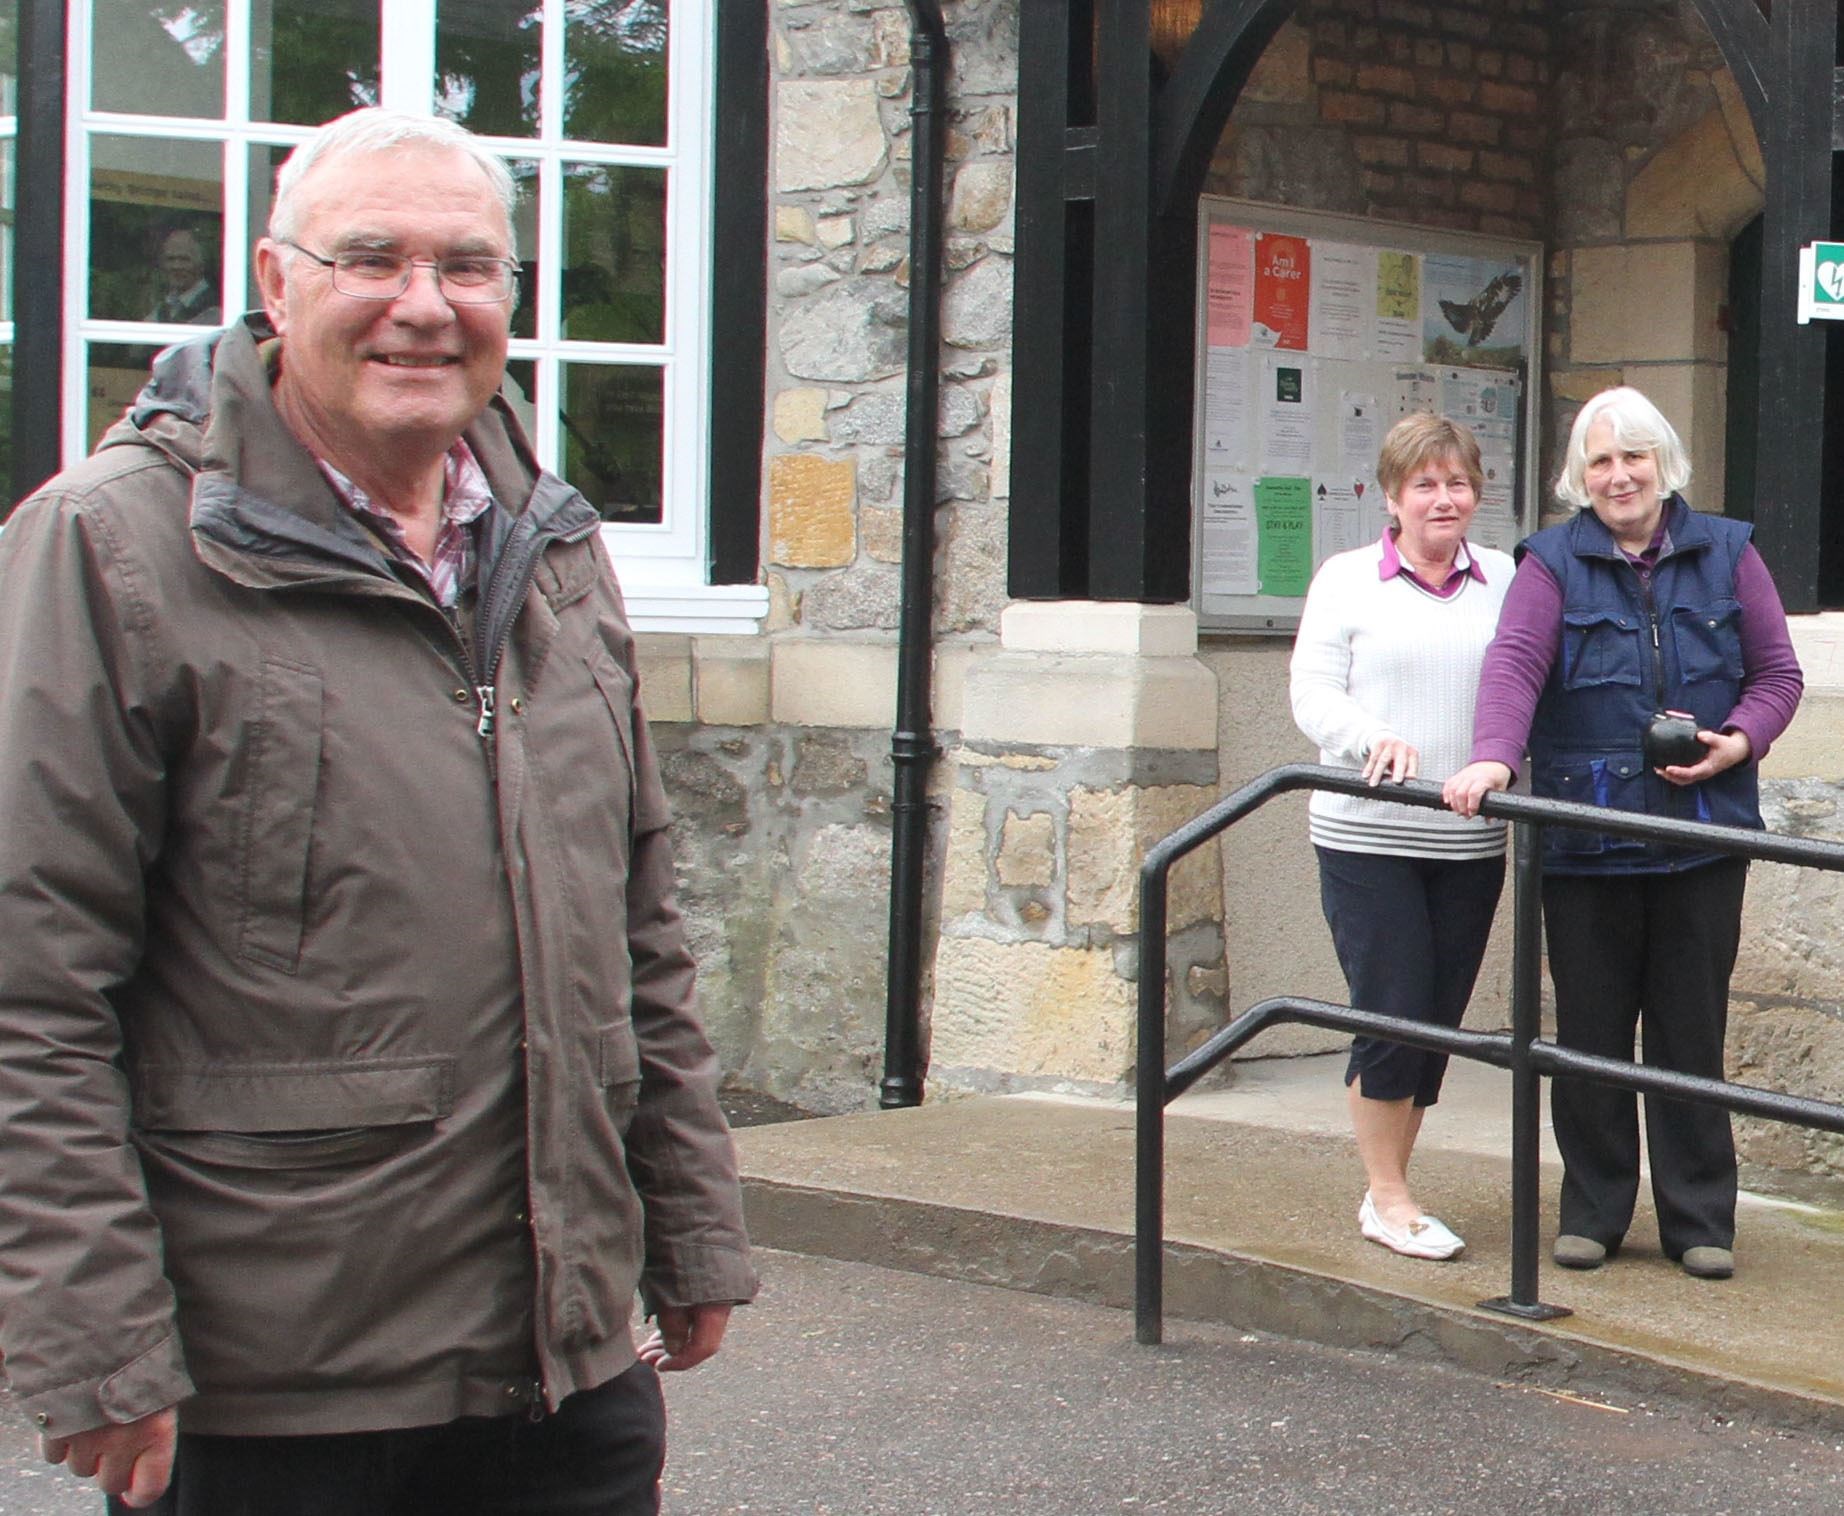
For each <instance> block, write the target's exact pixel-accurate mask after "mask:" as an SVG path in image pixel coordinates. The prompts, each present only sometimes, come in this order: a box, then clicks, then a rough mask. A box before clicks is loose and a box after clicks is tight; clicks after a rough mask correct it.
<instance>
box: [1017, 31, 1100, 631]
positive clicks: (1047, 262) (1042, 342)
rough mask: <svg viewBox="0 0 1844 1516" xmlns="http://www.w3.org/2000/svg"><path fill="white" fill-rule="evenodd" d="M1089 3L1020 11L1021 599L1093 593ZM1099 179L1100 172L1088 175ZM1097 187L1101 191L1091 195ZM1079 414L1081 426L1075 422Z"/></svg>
mask: <svg viewBox="0 0 1844 1516" xmlns="http://www.w3.org/2000/svg"><path fill="white" fill-rule="evenodd" d="M1081 9H1082V7H1080V6H1075V7H1072V6H1071V5H1069V4H1068V3H1067V0H1023V4H1022V6H1021V8H1020V10H1019V15H1018V208H1017V228H1016V236H1017V251H1016V254H1015V263H1014V268H1015V271H1016V276H1015V278H1014V281H1013V286H1014V293H1013V297H1012V299H1013V308H1012V368H1013V382H1014V388H1013V404H1012V458H1013V460H1014V461H1013V464H1012V483H1011V491H1012V496H1011V510H1010V513H1009V515H1008V517H1007V553H1006V563H1007V570H1006V587H1007V591H1008V593H1010V594H1011V595H1012V596H1013V597H1014V598H1015V599H1020V600H1032V599H1038V600H1045V599H1051V600H1054V599H1062V598H1079V597H1081V596H1082V595H1085V594H1086V593H1087V589H1088V585H1087V570H1088V565H1087V529H1086V521H1085V520H1083V519H1082V514H1081V513H1082V512H1083V511H1085V510H1086V497H1087V489H1086V483H1087V476H1088V469H1087V460H1086V458H1083V459H1081V461H1080V462H1079V463H1077V464H1076V465H1075V466H1073V467H1072V465H1071V459H1072V457H1073V456H1074V455H1075V454H1076V453H1077V452H1078V451H1079V450H1080V449H1081V447H1082V446H1083V443H1082V439H1083V438H1085V437H1086V427H1085V426H1084V425H1081V424H1079V419H1080V418H1081V417H1083V416H1085V415H1086V411H1087V404H1088V391H1087V384H1086V382H1085V375H1086V373H1087V367H1086V362H1085V359H1086V348H1087V343H1086V331H1087V326H1088V323H1087V320H1086V318H1084V319H1083V320H1082V321H1081V322H1080V323H1079V324H1072V322H1071V321H1070V319H1069V318H1070V306H1071V304H1072V302H1076V301H1079V302H1080V304H1081V305H1082V306H1083V307H1084V308H1085V307H1086V303H1087V297H1088V290H1087V286H1086V283H1085V282H1084V277H1083V276H1084V270H1085V268H1086V266H1087V258H1086V257H1085V256H1084V246H1083V244H1084V241H1085V239H1086V238H1087V237H1088V236H1090V235H1091V234H1092V220H1091V218H1089V217H1088V216H1087V215H1086V213H1083V214H1077V215H1072V214H1071V206H1070V203H1069V200H1070V183H1069V181H1070V176H1071V173H1072V158H1073V159H1075V160H1076V162H1077V165H1078V166H1077V167H1075V169H1074V172H1075V173H1076V174H1078V175H1080V174H1081V173H1082V170H1081V168H1080V166H1079V164H1080V163H1081V161H1082V160H1083V158H1084V156H1086V158H1087V159H1089V160H1092V158H1093V156H1094V153H1093V143H1092V138H1093V132H1092V129H1085V128H1077V131H1079V132H1081V133H1082V136H1081V138H1080V139H1079V140H1077V141H1076V142H1075V144H1074V146H1073V148H1072V143H1071V139H1072V137H1075V136H1076V132H1072V130H1071V120H1070V118H1071V113H1072V105H1073V104H1074V103H1075V102H1074V100H1073V96H1074V95H1075V94H1076V91H1075V90H1074V88H1073V87H1072V70H1077V69H1079V67H1080V65H1081V63H1082V62H1083V61H1084V60H1080V59H1077V58H1075V57H1073V56H1072V52H1073V49H1072V46H1071V37H1072V35H1080V33H1079V32H1078V30H1077V28H1078V25H1079V24H1080V19H1081V18H1080V16H1079V15H1072V11H1074V12H1079V11H1081ZM1086 178H1087V179H1088V180H1089V182H1090V185H1091V186H1092V182H1093V178H1094V176H1093V173H1092V171H1091V172H1089V173H1088V174H1087V175H1086ZM1090 192H1091V193H1092V188H1091V191H1090ZM1072 421H1077V422H1078V424H1076V425H1072V424H1071V423H1072Z"/></svg>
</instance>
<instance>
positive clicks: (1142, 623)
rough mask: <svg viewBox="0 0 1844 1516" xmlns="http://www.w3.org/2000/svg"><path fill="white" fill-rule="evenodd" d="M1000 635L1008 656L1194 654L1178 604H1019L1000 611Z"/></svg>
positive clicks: (1191, 626)
mask: <svg viewBox="0 0 1844 1516" xmlns="http://www.w3.org/2000/svg"><path fill="white" fill-rule="evenodd" d="M1000 630H1001V634H1002V636H1003V638H1004V643H1005V648H1006V650H1007V651H1008V652H1020V653H1033V652H1035V653H1130V654H1136V655H1138V656H1140V657H1143V658H1184V657H1188V656H1190V655H1191V654H1193V653H1195V652H1196V651H1197V615H1196V613H1195V612H1194V611H1192V610H1191V609H1190V607H1189V606H1183V605H1138V604H1134V603H1132V602H1128V601H1111V600H1102V601H1098V600H1020V601H1016V602H1014V603H1013V604H1011V605H1008V606H1007V607H1006V608H1005V615H1004V616H1003V618H1001V627H1000Z"/></svg>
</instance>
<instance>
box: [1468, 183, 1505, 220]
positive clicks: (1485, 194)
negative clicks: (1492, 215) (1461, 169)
mask: <svg viewBox="0 0 1844 1516" xmlns="http://www.w3.org/2000/svg"><path fill="white" fill-rule="evenodd" d="M1460 204H1462V205H1470V206H1471V207H1472V208H1473V209H1474V210H1480V211H1494V212H1496V213H1497V214H1499V215H1501V216H1504V215H1509V214H1510V213H1511V212H1512V211H1513V210H1515V209H1516V208H1517V191H1516V190H1514V189H1512V188H1511V187H1510V186H1509V185H1505V184H1487V183H1482V182H1480V181H1478V180H1474V181H1473V182H1472V183H1470V184H1462V185H1461V186H1460Z"/></svg>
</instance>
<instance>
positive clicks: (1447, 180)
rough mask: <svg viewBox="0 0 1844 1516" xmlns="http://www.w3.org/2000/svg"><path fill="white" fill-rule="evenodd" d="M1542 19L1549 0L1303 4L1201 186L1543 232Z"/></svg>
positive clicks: (1390, 216) (1461, 224)
mask: <svg viewBox="0 0 1844 1516" xmlns="http://www.w3.org/2000/svg"><path fill="white" fill-rule="evenodd" d="M1547 15H1548V7H1547V5H1546V4H1545V0H1489V3H1473V0H1450V3H1446V4H1422V3H1419V0H1301V4H1300V6H1299V8H1298V9H1297V10H1296V11H1295V13H1294V17H1293V19H1292V20H1291V21H1290V22H1288V23H1287V25H1286V26H1285V27H1284V28H1283V29H1282V30H1283V33H1284V34H1286V35H1284V36H1283V37H1282V38H1277V40H1276V44H1275V45H1273V46H1271V47H1270V48H1269V49H1268V52H1267V54H1266V55H1264V57H1263V59H1262V62H1261V64H1260V66H1259V67H1258V68H1257V70H1256V74H1255V77H1254V78H1253V79H1252V80H1251V81H1250V87H1249V89H1248V90H1247V91H1246V92H1245V94H1244V96H1243V98H1242V100H1241V102H1240V103H1239V104H1238V106H1237V108H1236V112H1235V115H1234V116H1233V117H1232V118H1231V122H1230V128H1229V130H1228V132H1226V133H1225V135H1224V138H1223V142H1222V144H1221V145H1220V147H1219V150H1218V153H1217V156H1216V161H1215V163H1214V165H1213V167H1212V171H1211V174H1210V178H1209V182H1208V188H1210V189H1211V190H1212V191H1214V192H1216V193H1221V194H1232V195H1241V196H1246V197H1248V198H1251V199H1257V200H1272V201H1278V202H1283V203H1286V204H1290V205H1301V206H1308V207H1311V208H1314V209H1319V210H1332V211H1341V212H1344V213H1346V214H1353V215H1364V216H1375V217H1378V218H1381V219H1384V220H1391V221H1412V222H1415V223H1417V224H1419V225H1423V226H1438V227H1447V228H1450V229H1454V230H1459V231H1474V232H1482V233H1486V234H1489V235H1493V236H1509V237H1523V238H1532V239H1538V240H1541V239H1543V238H1544V237H1545V236H1546V234H1547V232H1548V229H1549V227H1548V221H1549V203H1548V196H1547V194H1546V193H1545V182H1546V178H1547V175H1546V173H1545V171H1544V170H1545V164H1546V161H1547V155H1548V151H1549V140H1550V139H1549V133H1550V118H1551V112H1550V109H1549V88H1548V87H1549V82H1550V63H1549V50H1550V33H1549V29H1548V24H1547V19H1546V18H1547Z"/></svg>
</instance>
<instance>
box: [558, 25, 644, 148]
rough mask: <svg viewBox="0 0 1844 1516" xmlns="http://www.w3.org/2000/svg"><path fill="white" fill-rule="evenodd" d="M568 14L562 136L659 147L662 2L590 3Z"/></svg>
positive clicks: (565, 36)
mask: <svg viewBox="0 0 1844 1516" xmlns="http://www.w3.org/2000/svg"><path fill="white" fill-rule="evenodd" d="M567 14H568V16H569V20H568V21H567V22H566V23H565V26H564V36H563V46H564V71H563V73H564V98H563V134H564V136H566V137H574V138H576V139H577V140H578V141H580V142H631V143H638V144H640V145H642V146H646V147H659V146H661V145H663V144H664V143H665V141H666V44H667V30H668V28H667V22H666V0H589V3H586V4H584V3H579V4H575V5H571V6H569V7H567Z"/></svg>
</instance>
